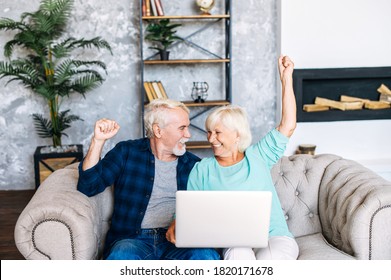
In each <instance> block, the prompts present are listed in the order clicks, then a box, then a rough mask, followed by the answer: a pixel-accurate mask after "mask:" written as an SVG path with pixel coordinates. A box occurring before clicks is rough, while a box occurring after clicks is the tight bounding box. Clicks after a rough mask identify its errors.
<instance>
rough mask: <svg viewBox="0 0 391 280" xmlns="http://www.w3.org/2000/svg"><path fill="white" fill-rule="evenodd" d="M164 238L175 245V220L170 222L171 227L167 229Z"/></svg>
mask: <svg viewBox="0 0 391 280" xmlns="http://www.w3.org/2000/svg"><path fill="white" fill-rule="evenodd" d="M166 238H167V240H168V241H170V242H171V243H173V244H175V241H176V240H175V220H174V221H172V223H171V225H170V226H169V227H168V230H167V232H166Z"/></svg>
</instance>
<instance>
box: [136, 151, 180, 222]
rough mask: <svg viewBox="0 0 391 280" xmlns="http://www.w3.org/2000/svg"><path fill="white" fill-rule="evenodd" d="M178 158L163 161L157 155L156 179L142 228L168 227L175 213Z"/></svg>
mask: <svg viewBox="0 0 391 280" xmlns="http://www.w3.org/2000/svg"><path fill="white" fill-rule="evenodd" d="M177 165H178V159H176V160H174V161H168V162H167V161H161V160H158V159H157V158H156V157H155V180H154V182H153V189H152V194H151V198H150V200H149V204H148V207H147V210H146V212H145V216H144V219H143V221H142V223H141V228H167V227H168V226H169V225H170V224H171V222H172V220H173V216H174V213H175V193H176V191H177V179H176V167H177Z"/></svg>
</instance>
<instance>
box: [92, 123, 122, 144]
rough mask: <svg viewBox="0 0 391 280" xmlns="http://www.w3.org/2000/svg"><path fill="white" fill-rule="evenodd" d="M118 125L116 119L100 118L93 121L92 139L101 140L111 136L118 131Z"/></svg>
mask: <svg viewBox="0 0 391 280" xmlns="http://www.w3.org/2000/svg"><path fill="white" fill-rule="evenodd" d="M119 129H120V126H119V124H118V123H117V122H116V121H113V120H108V119H101V120H98V121H97V122H96V123H95V129H94V139H95V140H98V141H101V140H104V141H105V140H107V139H110V138H112V137H113V136H114V135H116V134H117V132H118V131H119Z"/></svg>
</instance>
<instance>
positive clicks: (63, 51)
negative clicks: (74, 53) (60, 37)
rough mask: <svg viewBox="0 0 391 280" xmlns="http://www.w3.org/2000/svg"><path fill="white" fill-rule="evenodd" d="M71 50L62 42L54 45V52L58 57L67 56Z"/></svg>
mask: <svg viewBox="0 0 391 280" xmlns="http://www.w3.org/2000/svg"><path fill="white" fill-rule="evenodd" d="M70 52H71V50H70V49H68V48H67V47H66V46H65V45H62V44H56V45H54V46H53V47H52V54H53V56H54V57H56V58H57V59H61V58H64V57H67V56H68V55H69V54H70Z"/></svg>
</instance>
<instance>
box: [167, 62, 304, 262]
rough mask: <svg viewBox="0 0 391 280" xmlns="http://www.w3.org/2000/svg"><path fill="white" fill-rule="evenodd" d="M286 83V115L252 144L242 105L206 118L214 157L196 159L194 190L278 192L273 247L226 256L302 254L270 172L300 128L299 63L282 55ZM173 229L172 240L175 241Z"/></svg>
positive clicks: (231, 251)
mask: <svg viewBox="0 0 391 280" xmlns="http://www.w3.org/2000/svg"><path fill="white" fill-rule="evenodd" d="M278 62H279V63H278V64H279V72H280V78H281V83H282V118H281V122H280V124H279V125H278V127H277V128H275V129H273V130H271V131H270V132H269V133H268V134H267V135H266V136H265V137H264V138H262V139H261V140H260V141H259V142H258V143H256V144H254V145H251V132H250V126H249V123H248V119H247V116H246V113H245V111H244V110H243V109H241V108H240V107H237V106H225V107H219V108H218V109H217V110H215V111H213V112H212V113H211V114H210V115H209V116H208V118H207V119H206V129H207V131H208V141H209V142H210V143H211V144H212V149H213V153H214V157H212V158H205V159H203V160H202V161H201V162H199V163H196V165H195V166H194V168H193V170H192V171H191V173H190V175H189V181H188V185H187V189H188V190H237V189H238V186H240V190H260V191H271V192H272V197H273V198H272V211H271V218H270V229H269V244H268V247H267V248H226V249H224V250H223V255H224V259H242V260H244V259H246V260H251V259H253V260H254V259H267V260H270V259H278V260H280V259H296V258H297V256H298V253H299V249H298V246H297V243H296V241H295V239H294V238H293V235H292V234H291V233H290V231H289V229H288V226H287V224H286V221H285V218H284V214H283V211H282V208H281V204H280V201H279V199H278V196H277V193H276V190H275V187H274V185H273V181H272V178H271V174H270V169H271V168H272V166H273V165H274V164H275V163H276V162H277V161H278V160H279V158H280V157H281V156H282V155H283V153H284V151H285V148H286V144H287V142H288V139H289V137H290V136H291V135H292V133H293V131H294V130H295V128H296V102H295V96H294V92H293V82H292V73H293V62H292V61H291V60H290V59H289V57H287V56H284V57H283V56H281V57H280V58H279V60H278ZM171 232H173V228H171V229H170V231H169V234H168V236H167V237H168V240H170V241H174V240H175V237H174V236H171V235H170V234H171Z"/></svg>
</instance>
